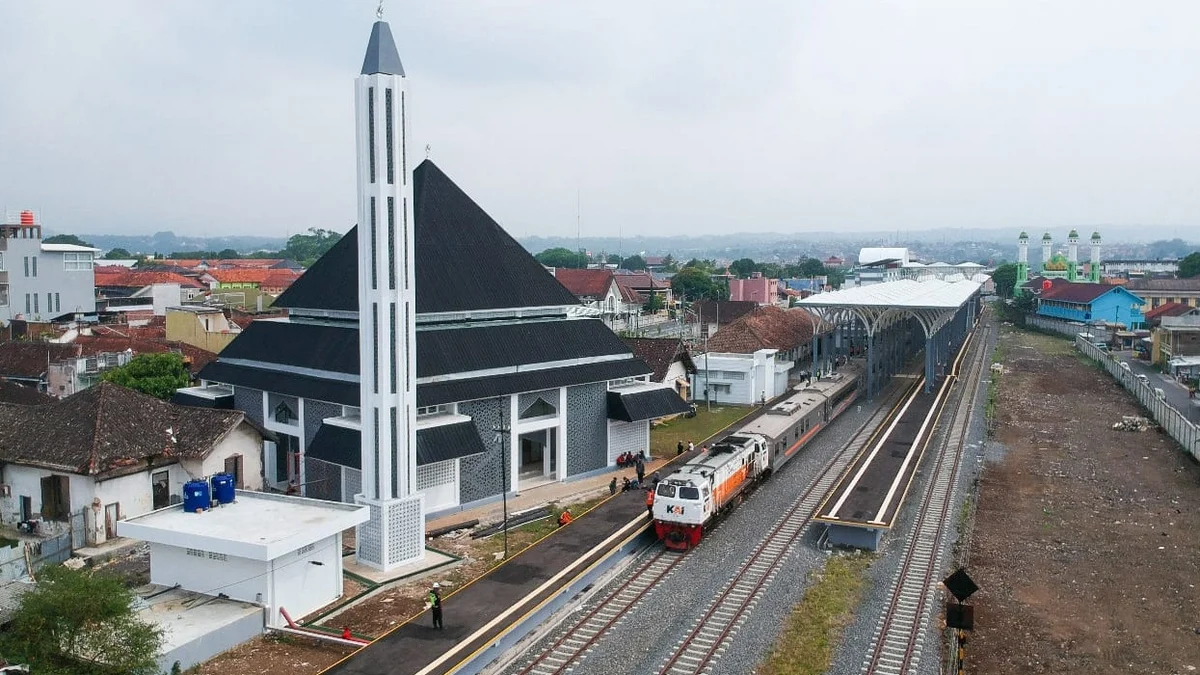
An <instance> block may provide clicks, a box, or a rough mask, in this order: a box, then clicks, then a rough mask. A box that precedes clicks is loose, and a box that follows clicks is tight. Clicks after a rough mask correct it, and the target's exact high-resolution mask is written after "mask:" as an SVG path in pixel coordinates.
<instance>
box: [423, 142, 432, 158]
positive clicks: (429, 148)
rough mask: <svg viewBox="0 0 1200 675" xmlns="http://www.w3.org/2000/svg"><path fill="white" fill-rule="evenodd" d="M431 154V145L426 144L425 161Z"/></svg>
mask: <svg viewBox="0 0 1200 675" xmlns="http://www.w3.org/2000/svg"><path fill="white" fill-rule="evenodd" d="M432 154H433V147H432V146H431V145H429V144H428V143H426V144H425V159H429V156H430V155H432Z"/></svg>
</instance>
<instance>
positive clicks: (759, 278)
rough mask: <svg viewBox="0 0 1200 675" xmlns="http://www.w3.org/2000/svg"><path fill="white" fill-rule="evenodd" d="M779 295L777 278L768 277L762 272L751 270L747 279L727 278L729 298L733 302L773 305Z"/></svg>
mask: <svg viewBox="0 0 1200 675" xmlns="http://www.w3.org/2000/svg"><path fill="white" fill-rule="evenodd" d="M778 297H779V280H778V279H768V278H767V277H764V276H763V275H762V272H753V273H751V275H750V278H749V279H730V280H729V299H730V300H732V301H734V302H753V303H754V304H756V305H773V304H775V300H776V299H777V298H778Z"/></svg>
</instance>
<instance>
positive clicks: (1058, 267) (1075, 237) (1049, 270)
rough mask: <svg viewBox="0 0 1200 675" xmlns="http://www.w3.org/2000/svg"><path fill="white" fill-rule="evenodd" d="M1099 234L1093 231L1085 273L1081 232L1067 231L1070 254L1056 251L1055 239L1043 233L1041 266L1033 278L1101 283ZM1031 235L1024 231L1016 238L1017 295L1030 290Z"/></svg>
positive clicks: (1048, 281) (1044, 280)
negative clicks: (1081, 253)
mask: <svg viewBox="0 0 1200 675" xmlns="http://www.w3.org/2000/svg"><path fill="white" fill-rule="evenodd" d="M1100 243H1101V240H1100V233H1099V232H1093V233H1092V238H1091V245H1092V251H1091V257H1090V259H1089V260H1088V263H1087V267H1086V275H1084V274H1083V273H1082V272H1081V270H1080V265H1079V232H1078V231H1076V230H1071V231H1070V233H1068V234H1067V254H1066V255H1065V256H1064V255H1063V254H1061V253H1054V252H1053V251H1054V238H1053V237H1051V236H1050V233H1049V232H1047V233H1045V234H1043V235H1042V265H1041V268H1040V269H1039V270H1038V272H1037V274H1035V275H1033V277H1032V278H1035V279H1036V278H1040V279H1042V280H1043V282H1044V283H1051V282H1053V280H1055V279H1062V280H1064V281H1068V282H1070V283H1092V284H1098V283H1100ZM1030 278H1031V277H1030V275H1029V235H1028V234H1027V233H1025V232H1022V233H1021V236H1019V237H1017V284H1016V293H1017V295H1020V294H1023V293H1026V292H1029V289H1028V288H1027V286H1028V283H1029V280H1030Z"/></svg>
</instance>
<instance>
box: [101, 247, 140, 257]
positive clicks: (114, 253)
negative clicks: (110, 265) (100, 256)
mask: <svg viewBox="0 0 1200 675" xmlns="http://www.w3.org/2000/svg"><path fill="white" fill-rule="evenodd" d="M132 257H133V254H132V253H130V252H129V251H126V250H125V249H123V248H114V249H111V250H110V251H109V252H108V253H105V254H104V259H105V260H128V259H130V258H132Z"/></svg>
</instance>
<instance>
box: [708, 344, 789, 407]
mask: <svg viewBox="0 0 1200 675" xmlns="http://www.w3.org/2000/svg"><path fill="white" fill-rule="evenodd" d="M782 357H783V355H782V354H780V353H779V350H777V349H759V350H757V351H755V352H752V353H750V354H734V353H728V352H718V353H712V354H701V355H700V356H698V357H697V363H696V385H695V393H696V398H697V399H698V400H699V399H703V398H704V394H705V390H707V391H708V400H709V401H712V402H713V403H733V404H737V405H753V404H755V403H759V402H761V401H763V400H764V399H765V400H767V401H770V400H771V399H773V398H775V397H776V396H779V395H780V394H782V393H783V392H784V391H787V386H788V373H789V372H791V370H792V368H793V367H794V366H795V365H796V362H795V361H792V360H789V359H785V358H782Z"/></svg>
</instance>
